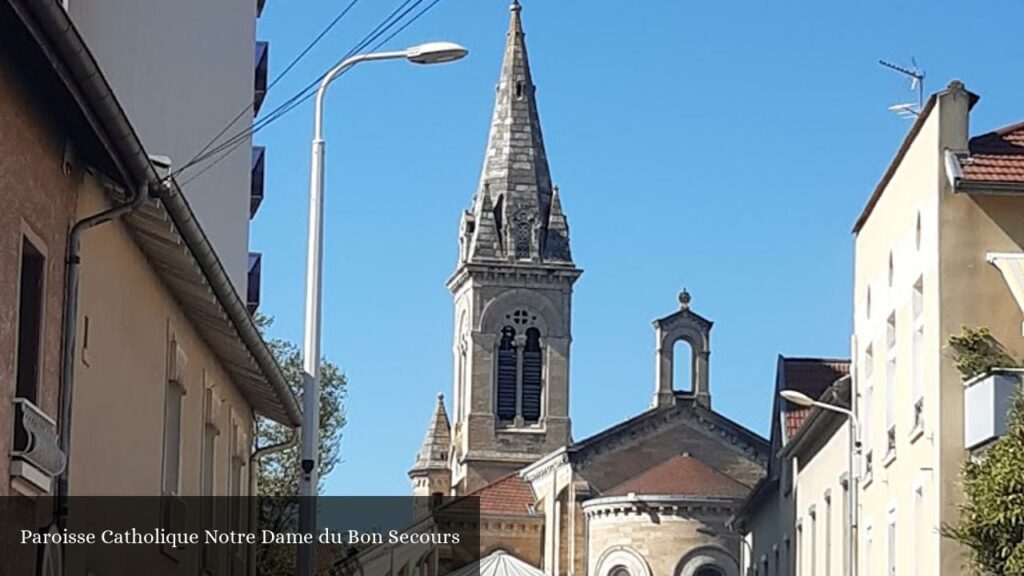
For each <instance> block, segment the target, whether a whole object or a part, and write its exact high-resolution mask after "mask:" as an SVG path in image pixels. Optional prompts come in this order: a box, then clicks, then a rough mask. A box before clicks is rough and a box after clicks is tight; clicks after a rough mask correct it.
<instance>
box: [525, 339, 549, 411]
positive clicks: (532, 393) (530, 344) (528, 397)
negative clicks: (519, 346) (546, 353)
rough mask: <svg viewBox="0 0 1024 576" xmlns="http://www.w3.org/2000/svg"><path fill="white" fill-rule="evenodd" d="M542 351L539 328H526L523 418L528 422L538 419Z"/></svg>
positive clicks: (542, 368) (542, 366) (542, 365)
mask: <svg viewBox="0 0 1024 576" xmlns="http://www.w3.org/2000/svg"><path fill="white" fill-rule="evenodd" d="M543 370H544V362H543V353H542V352H541V347H540V330H537V329H536V328H528V329H527V330H526V345H525V346H524V347H523V396H522V407H523V420H524V421H526V422H529V423H533V422H536V421H538V420H540V397H541V391H542V388H543V386H542V382H543V381H544V379H543V376H544V374H543Z"/></svg>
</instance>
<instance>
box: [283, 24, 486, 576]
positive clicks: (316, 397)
mask: <svg viewBox="0 0 1024 576" xmlns="http://www.w3.org/2000/svg"><path fill="white" fill-rule="evenodd" d="M467 54H469V50H467V49H465V48H463V47H462V46H460V45H458V44H455V43H453V42H428V43H426V44H420V45H419V46H413V47H412V48H408V49H406V50H400V51H394V52H374V53H370V54H357V55H355V56H352V57H350V58H346V59H345V60H344V61H342V62H341V64H338V65H337V66H335V67H334V68H332V69H331V71H330V72H328V73H327V74H326V75H325V76H324V77H323V80H321V81H320V88H319V89H318V90H317V92H316V103H315V105H314V117H313V152H312V161H311V166H312V167H311V172H310V179H309V244H308V246H307V256H306V257H307V260H306V323H305V327H306V329H305V338H304V342H303V352H302V354H303V363H302V370H303V374H302V379H303V382H302V394H303V397H302V414H303V416H302V418H303V424H302V469H301V470H300V474H299V528H300V531H302V532H305V533H307V534H312V533H314V532H315V531H316V506H315V503H314V502H313V499H314V498H315V496H316V492H317V483H318V478H317V476H318V472H319V460H320V458H319V454H318V452H319V444H320V426H319V424H320V312H321V296H320V291H321V290H320V289H321V285H322V279H321V267H322V264H323V215H324V214H323V213H324V202H323V189H324V138H323V108H324V94H325V93H326V92H327V87H328V86H330V84H331V82H333V81H334V80H335V79H336V78H337V77H338V76H340V75H341V73H342V72H344V71H346V70H348V69H349V68H351V67H352V66H355V65H356V64H359V63H360V62H370V61H374V60H397V59H401V58H404V59H406V60H408V61H409V62H412V63H414V64H442V63H445V62H452V61H455V60H459V59H460V58H463V57H465V56H466V55H467ZM298 568H299V575H300V576H309V575H311V574H312V573H313V546H312V545H309V546H302V547H300V551H299V566H298Z"/></svg>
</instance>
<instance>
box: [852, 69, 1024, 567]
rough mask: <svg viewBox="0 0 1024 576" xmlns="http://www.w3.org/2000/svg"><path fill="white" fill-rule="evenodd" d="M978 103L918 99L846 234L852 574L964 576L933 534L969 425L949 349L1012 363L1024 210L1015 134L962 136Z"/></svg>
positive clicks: (958, 88)
mask: <svg viewBox="0 0 1024 576" xmlns="http://www.w3.org/2000/svg"><path fill="white" fill-rule="evenodd" d="M977 100H978V97H977V96H976V95H974V94H971V93H970V92H968V91H967V90H966V89H965V88H964V86H963V84H961V83H960V82H955V81H954V82H952V83H950V85H949V87H948V88H947V89H946V90H944V91H942V92H940V93H938V94H935V95H934V96H932V97H931V98H930V99H929V101H928V103H927V104H926V105H925V107H924V109H923V110H922V112H921V114H920V117H919V119H918V121H917V122H916V123H915V124H914V126H913V128H912V129H911V131H910V134H909V135H908V136H907V138H906V140H905V141H904V143H903V146H902V147H901V148H900V150H899V152H898V153H897V156H896V158H895V159H894V161H893V163H892V164H891V165H890V167H889V169H888V171H887V172H886V174H885V175H884V176H883V179H882V182H881V183H880V184H879V186H878V188H877V189H876V191H875V193H874V194H873V195H872V197H871V199H870V201H869V203H868V206H867V208H866V209H865V211H864V213H863V214H862V215H861V217H860V218H859V220H858V221H857V225H856V227H855V229H854V232H855V234H856V241H855V260H854V265H855V284H854V345H853V351H854V356H855V358H856V359H857V360H856V368H857V372H856V377H855V378H854V383H855V390H856V392H857V397H858V402H857V412H858V416H859V417H860V420H861V422H862V424H863V426H862V427H863V443H864V458H863V469H862V473H861V486H860V500H861V506H862V509H861V518H862V522H861V524H862V526H861V535H860V538H861V548H862V549H863V553H862V554H861V558H862V562H861V568H862V570H864V571H865V573H874V572H875V571H881V570H885V569H888V568H892V569H894V570H897V571H898V572H899V573H907V574H959V573H960V571H961V570H962V569H963V565H964V561H965V557H964V555H963V551H962V550H961V549H960V548H959V546H958V545H957V544H956V543H954V542H953V541H951V540H949V539H946V538H943V537H942V536H941V535H940V533H939V529H940V527H941V526H943V525H944V524H947V523H952V522H955V521H956V519H957V515H958V510H957V505H958V504H959V503H960V502H961V498H962V496H961V493H960V489H959V485H958V477H959V474H960V468H961V465H962V463H963V461H964V459H965V458H966V457H967V454H968V452H967V448H968V446H966V445H965V426H964V423H965V418H969V417H970V414H969V412H970V410H969V407H968V406H967V405H966V404H965V401H964V399H965V387H964V378H963V376H962V375H961V374H960V372H959V371H958V370H957V368H956V366H955V365H954V362H953V359H952V357H951V354H949V353H948V350H949V347H948V341H949V338H950V337H951V336H954V335H957V334H959V333H960V332H961V330H962V329H963V328H964V327H969V328H976V327H986V328H988V329H989V330H991V333H992V335H993V337H994V339H995V340H996V341H997V342H998V343H999V344H1001V345H1002V346H1004V347H1005V348H1006V350H1007V351H1008V352H1009V353H1010V354H1011V355H1012V356H1015V357H1017V358H1021V357H1024V340H1022V337H1021V334H1022V330H1021V326H1022V324H1021V309H1020V306H1019V305H1018V302H1016V301H1015V300H1014V296H1013V294H1014V291H1015V290H1017V289H1018V284H1017V281H1016V278H1015V276H1014V270H1016V269H1017V268H1016V264H1015V261H1016V260H1019V255H1020V253H1021V252H1022V247H1024V225H1022V223H1021V222H1019V221H1018V220H1019V219H1018V218H1015V216H1014V215H1015V214H1019V213H1020V211H1021V209H1022V208H1024V199H1022V198H1021V196H1020V195H1019V193H1020V192H1021V191H1022V190H1024V173H1015V172H1014V170H1013V165H1014V164H1013V163H1014V162H1019V158H1020V156H1021V154H1020V153H1019V151H1015V150H1014V146H1013V144H1012V141H1013V139H1014V138H1016V137H1017V136H1016V134H1017V131H1018V130H1019V128H1020V127H1019V126H1011V127H1009V128H1007V129H1004V130H1000V131H996V132H993V133H989V134H984V135H981V136H977V137H974V138H971V137H970V135H969V118H970V110H971V108H972V107H973V106H974V104H975V103H976V102H977ZM1015 159H1016V160H1015ZM1006 166H1009V167H1010V169H1009V170H1006V168H1005V167H1006ZM1000 255H1003V256H1007V257H1009V262H1006V261H1005V260H1003V261H1000V260H998V258H997V257H998V256H1000ZM1015 259H1016V260H1015ZM1000 264H1004V265H1005V266H1006V267H1005V270H1006V271H1007V272H1008V273H1007V274H1006V275H1005V277H1004V275H1003V274H1002V273H1001V268H1000V266H999V265H1000Z"/></svg>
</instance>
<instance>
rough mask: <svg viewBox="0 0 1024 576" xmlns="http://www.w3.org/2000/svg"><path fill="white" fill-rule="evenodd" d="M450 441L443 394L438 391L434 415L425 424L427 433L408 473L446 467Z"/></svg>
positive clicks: (449, 424)
mask: <svg viewBox="0 0 1024 576" xmlns="http://www.w3.org/2000/svg"><path fill="white" fill-rule="evenodd" d="M451 442H452V438H451V423H450V422H449V421H448V412H447V411H446V410H445V408H444V394H440V393H439V394H438V395H437V405H436V406H435V407H434V415H433V416H432V417H431V418H430V425H429V426H427V435H426V436H424V438H423V444H422V445H420V451H419V452H417V453H416V463H415V464H413V467H412V469H411V470H409V475H413V474H414V473H416V472H424V471H427V470H436V469H439V468H447V467H448V451H449V449H450V448H451Z"/></svg>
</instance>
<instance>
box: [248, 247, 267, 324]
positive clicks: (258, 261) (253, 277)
mask: <svg viewBox="0 0 1024 576" xmlns="http://www.w3.org/2000/svg"><path fill="white" fill-rule="evenodd" d="M262 267H263V254H260V253H259V252H249V275H248V286H247V288H246V302H245V304H246V308H248V309H249V314H255V313H256V310H258V309H259V307H260V273H261V268H262Z"/></svg>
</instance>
